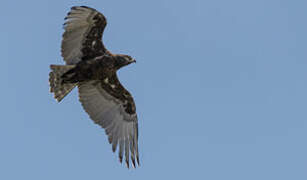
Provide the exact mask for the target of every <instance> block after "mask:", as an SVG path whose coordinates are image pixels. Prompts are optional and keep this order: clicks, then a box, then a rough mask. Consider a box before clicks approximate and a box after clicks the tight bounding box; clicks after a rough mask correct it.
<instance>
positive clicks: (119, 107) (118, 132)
mask: <svg viewBox="0 0 307 180" xmlns="http://www.w3.org/2000/svg"><path fill="white" fill-rule="evenodd" d="M78 87H79V99H80V102H81V104H82V106H83V108H84V110H85V111H86V112H87V113H88V114H89V116H90V118H91V119H92V120H93V121H94V122H95V123H96V124H99V125H100V126H101V127H103V128H104V129H105V131H106V134H107V135H108V139H109V143H110V144H112V150H113V152H115V151H116V148H117V146H119V151H118V153H119V160H120V162H122V159H123V156H124V155H125V161H126V164H127V166H128V167H129V154H130V159H131V161H132V164H133V166H134V167H135V161H136V162H137V163H138V164H139V154H138V122H137V115H136V114H135V113H134V114H129V113H127V112H126V111H125V108H124V104H123V103H122V102H121V101H120V100H118V99H116V98H114V97H113V96H111V95H110V94H109V93H107V91H105V90H104V89H103V88H102V86H101V82H100V81H90V82H84V83H80V84H79V85H78Z"/></svg>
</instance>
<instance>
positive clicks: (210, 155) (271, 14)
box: [0, 0, 307, 180]
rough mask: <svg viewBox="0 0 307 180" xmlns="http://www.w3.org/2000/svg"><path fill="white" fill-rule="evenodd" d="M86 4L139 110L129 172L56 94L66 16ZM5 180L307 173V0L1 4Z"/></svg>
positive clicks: (218, 178)
mask: <svg viewBox="0 0 307 180" xmlns="http://www.w3.org/2000/svg"><path fill="white" fill-rule="evenodd" d="M74 5H87V6H91V7H94V8H96V9H97V10H99V11H101V12H103V13H104V14H105V16H106V17H107V19H108V25H107V28H106V30H105V34H104V42H105V45H106V46H107V48H108V49H109V50H110V51H111V52H113V53H126V54H129V55H131V56H133V57H135V58H136V59H137V64H133V65H130V66H128V67H125V68H123V69H122V70H120V72H119V73H118V74H119V77H120V80H121V82H122V83H123V84H124V85H125V87H126V88H127V89H128V90H129V91H130V92H131V93H132V94H133V96H134V98H135V101H136V105H137V112H138V116H139V129H140V137H139V144H140V145H139V147H140V153H141V167H139V168H138V169H135V170H134V169H132V170H131V169H130V170H127V169H126V168H125V166H124V165H121V164H119V163H118V158H117V155H115V154H113V153H112V152H111V147H110V145H109V144H108V142H107V138H106V135H105V133H104V130H103V129H101V128H100V127H98V126H97V125H95V124H94V123H93V122H92V121H91V120H90V119H89V117H88V116H87V114H86V113H85V112H84V111H83V109H82V107H81V105H80V103H79V102H78V94H77V91H76V90H74V91H73V92H72V93H71V94H70V95H69V96H67V97H66V98H65V99H64V100H63V102H62V103H59V104H58V103H56V101H55V100H54V99H53V97H52V95H51V94H50V93H49V85H48V73H49V64H63V63H64V62H63V61H62V58H61V56H60V43H61V35H62V33H63V29H62V24H63V22H64V20H63V18H64V16H65V15H66V13H67V12H68V11H69V9H70V7H71V6H74ZM1 6H2V10H1V11H0V20H1V33H0V39H1V42H0V48H1V66H0V80H1V102H0V106H1V109H2V111H1V112H2V113H1V115H2V118H1V121H0V142H1V146H0V169H1V173H0V179H14V180H15V179H16V180H17V179H31V180H41V179H44V180H49V179H50V180H54V179H74V180H79V179H80V180H83V179H123V178H125V179H134V180H136V179H188V178H190V179H191V178H192V179H210V180H225V179H234V180H246V179H248V180H259V179H261V180H272V179H279V180H288V179H295V180H305V179H307V171H306V169H307V153H306V152H307V143H306V142H307V141H306V139H307V111H306V109H307V104H306V102H307V93H306V92H307V60H306V59H307V53H306V48H307V43H306V42H307V35H306V34H307V33H306V32H307V24H306V19H307V13H306V7H307V1H303V0H294V1H286V0H270V1H267V0H257V1H250V0H232V1H229V0H214V1H213V0H210V1H204V0H190V1H181V0H169V1H166V0H164V1H163V0H155V1H144V0H138V1H104V0H97V1H94V0H90V1H78V2H75V1H51V0H50V1H46V0H41V1H34V0H28V1H14V0H12V1H7V0H5V1H4V2H2V4H1Z"/></svg>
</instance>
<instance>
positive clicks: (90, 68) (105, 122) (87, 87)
mask: <svg viewBox="0 0 307 180" xmlns="http://www.w3.org/2000/svg"><path fill="white" fill-rule="evenodd" d="M106 24H107V21H106V18H105V17H104V15H103V14H101V13H100V12H98V11H96V10H95V9H93V8H90V7H86V6H75V7H72V8H71V11H70V12H69V13H68V14H67V16H66V17H65V23H64V29H65V32H64V34H63V40H62V50H61V52H62V57H63V59H64V61H65V62H66V65H50V68H51V70H52V71H51V72H50V74H49V83H50V91H51V92H52V93H54V97H55V99H56V100H57V101H59V102H60V101H61V100H62V99H63V98H64V97H65V96H66V95H67V94H68V93H69V92H70V91H71V90H72V89H73V88H74V87H76V86H77V87H78V89H79V100H80V102H81V104H82V106H83V108H84V110H85V111H86V112H87V113H88V114H89V116H90V118H91V119H92V120H93V121H94V122H95V123H97V124H99V125H100V126H101V127H103V128H104V129H105V131H106V134H107V135H108V140H109V143H110V144H112V150H113V152H115V151H116V149H117V147H118V153H119V160H120V162H122V160H123V156H125V160H126V164H127V167H128V168H129V160H130V159H131V161H132V164H133V166H134V167H135V166H136V163H137V164H139V152H138V119H137V114H136V109H135V103H134V100H133V98H132V96H131V94H130V93H129V92H128V91H127V90H126V89H125V88H124V87H123V86H122V85H121V83H120V82H119V80H118V78H117V75H116V71H117V70H118V69H120V68H121V67H123V66H126V65H128V64H130V63H133V62H135V60H134V59H133V58H131V57H130V56H128V55H123V54H112V53H111V52H109V51H108V50H107V49H106V48H105V47H104V45H103V42H102V34H103V31H104V28H105V27H106ZM129 155H130V158H129Z"/></svg>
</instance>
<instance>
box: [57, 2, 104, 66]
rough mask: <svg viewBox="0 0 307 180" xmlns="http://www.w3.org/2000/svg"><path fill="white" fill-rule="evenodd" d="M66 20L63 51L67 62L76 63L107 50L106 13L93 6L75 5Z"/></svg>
mask: <svg viewBox="0 0 307 180" xmlns="http://www.w3.org/2000/svg"><path fill="white" fill-rule="evenodd" d="M65 20H66V21H65V23H64V29H65V32H64V34H63V40H62V50H61V51H62V56H63V58H64V61H65V62H66V64H76V63H78V62H79V61H81V60H87V59H92V58H94V57H97V56H101V55H103V54H104V53H105V52H106V48H105V47H104V45H103V42H102V34H103V31H104V28H105V26H106V24H107V21H106V18H105V17H104V15H102V14H101V13H99V12H98V11H96V10H95V9H93V8H89V7H86V6H74V7H72V8H71V11H70V12H69V13H68V14H67V16H66V17H65Z"/></svg>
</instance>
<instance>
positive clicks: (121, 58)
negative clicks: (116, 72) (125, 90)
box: [115, 54, 136, 69]
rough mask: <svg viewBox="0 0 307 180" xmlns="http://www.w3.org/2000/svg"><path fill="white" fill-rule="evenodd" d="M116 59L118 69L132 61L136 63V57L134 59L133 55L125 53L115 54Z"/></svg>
mask: <svg viewBox="0 0 307 180" xmlns="http://www.w3.org/2000/svg"><path fill="white" fill-rule="evenodd" d="M115 61H116V67H117V69H120V68H121V67H124V66H127V65H128V64H131V63H136V61H135V59H133V58H132V57H131V56H128V55H124V54H118V55H116V56H115Z"/></svg>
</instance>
